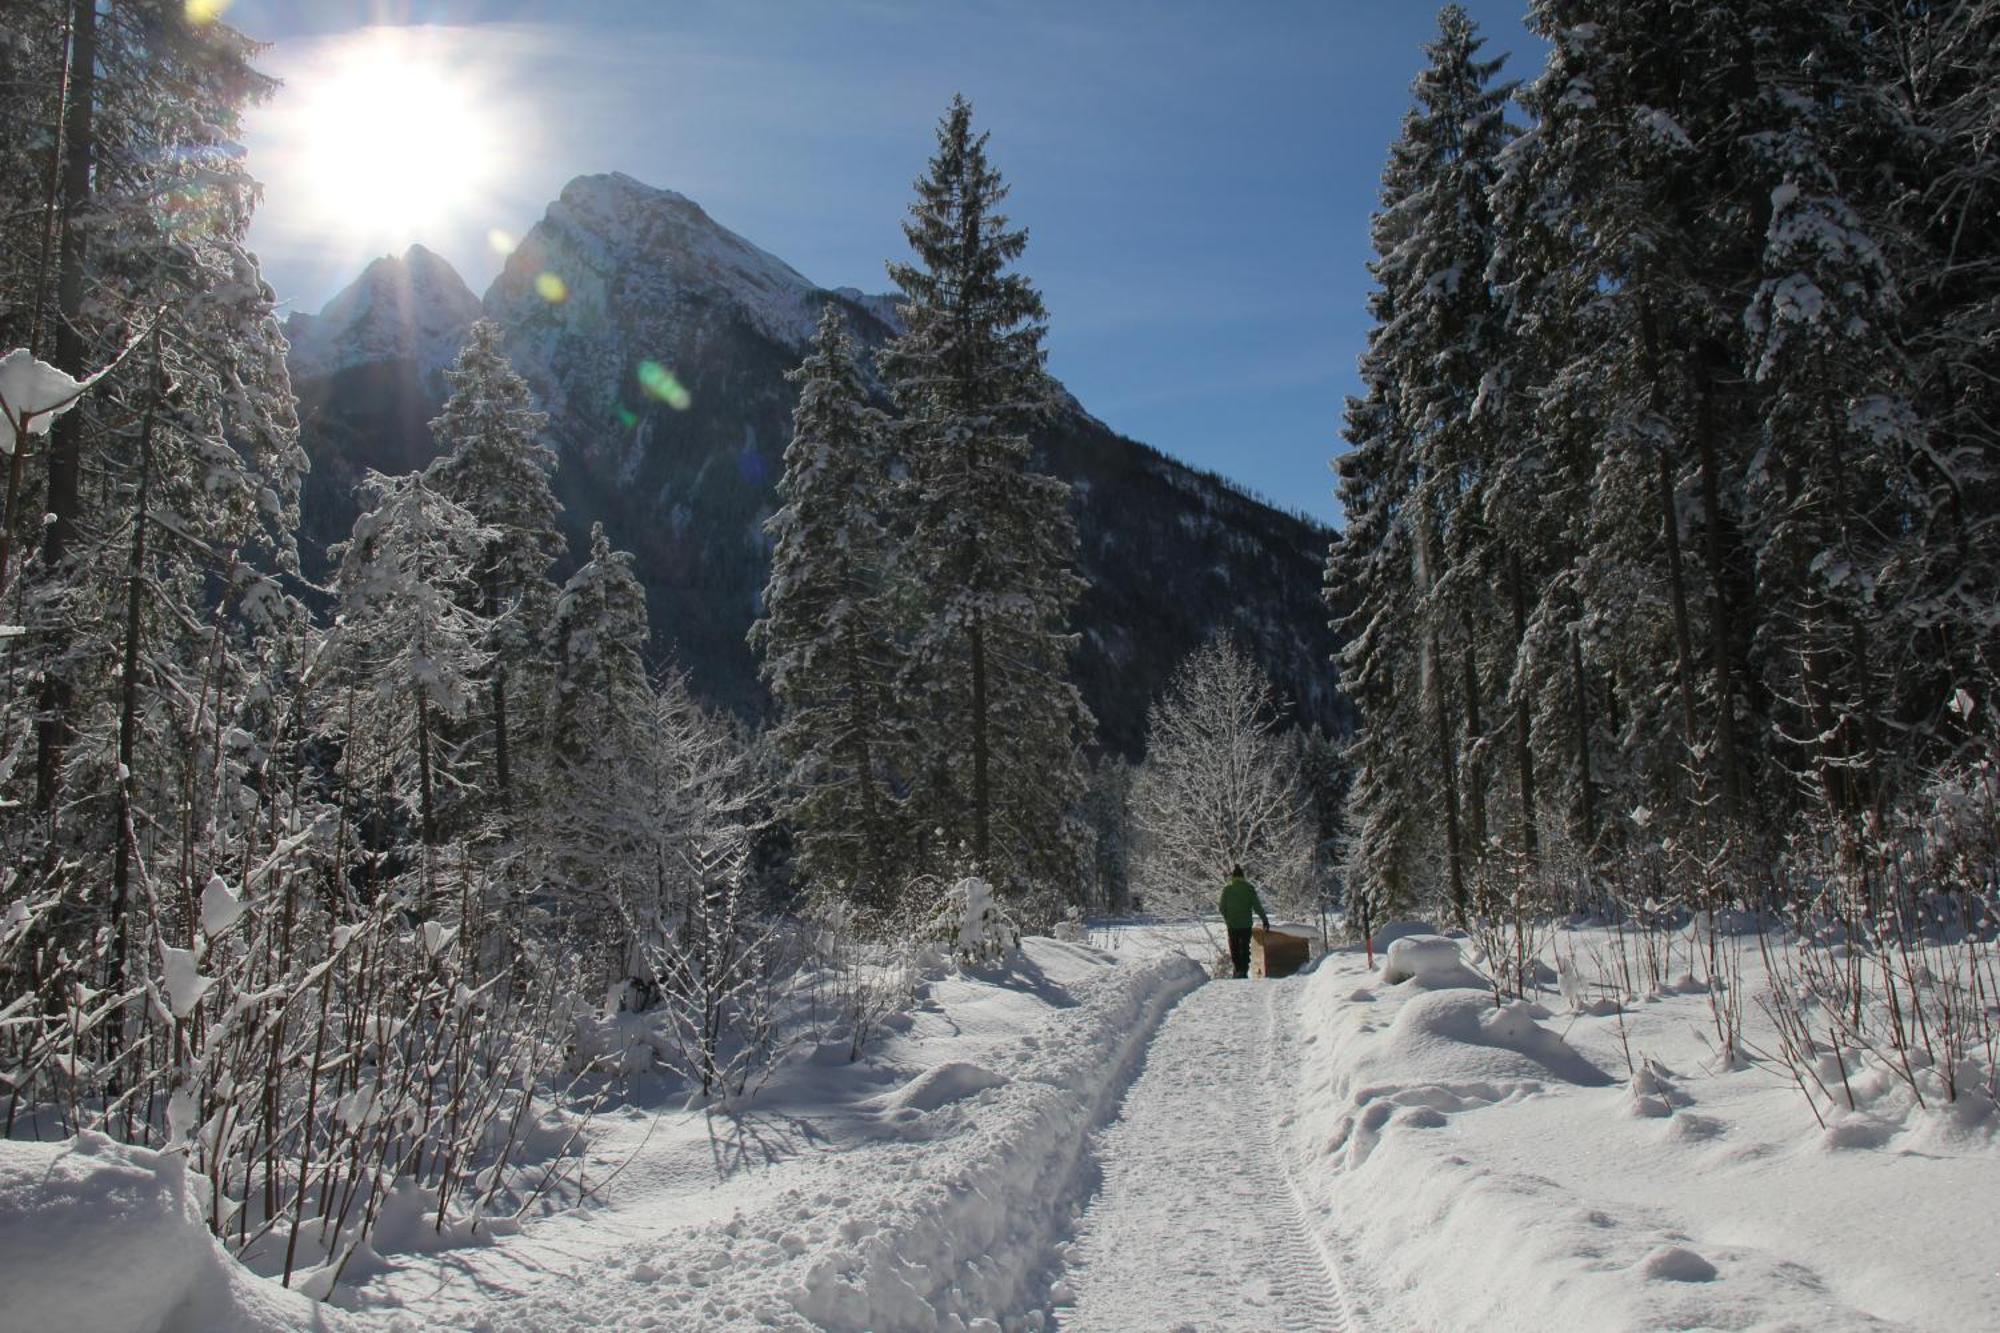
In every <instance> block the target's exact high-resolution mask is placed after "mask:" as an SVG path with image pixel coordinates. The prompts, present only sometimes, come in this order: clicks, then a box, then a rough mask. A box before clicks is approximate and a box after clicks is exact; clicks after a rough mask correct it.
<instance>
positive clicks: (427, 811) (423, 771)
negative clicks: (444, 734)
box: [417, 689, 438, 847]
mask: <svg viewBox="0 0 2000 1333" xmlns="http://www.w3.org/2000/svg"><path fill="white" fill-rule="evenodd" d="M417 781H418V805H419V814H420V816H421V830H422V835H423V840H424V846H426V847H435V846H437V843H438V836H437V805H436V800H435V790H434V788H433V786H432V782H431V704H430V700H429V699H427V698H425V697H424V692H423V691H422V690H421V689H419V690H418V691H417Z"/></svg>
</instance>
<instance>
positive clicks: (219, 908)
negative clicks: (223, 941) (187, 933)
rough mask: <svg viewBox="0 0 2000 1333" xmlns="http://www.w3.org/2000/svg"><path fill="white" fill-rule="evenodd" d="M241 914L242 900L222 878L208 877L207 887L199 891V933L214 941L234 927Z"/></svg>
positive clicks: (242, 908) (216, 876)
mask: <svg viewBox="0 0 2000 1333" xmlns="http://www.w3.org/2000/svg"><path fill="white" fill-rule="evenodd" d="M243 912H244V907H243V900H242V899H240V898H238V897H237V896H236V891H235V890H234V889H231V888H230V887H229V885H228V884H227V883H225V882H224V880H223V878H222V876H220V875H211V876H209V880H208V887H207V888H205V889H203V890H202V891H201V933H202V934H204V935H206V936H208V937H209V938H210V939H214V938H215V937H216V936H217V935H220V934H221V933H222V932H223V931H225V930H228V929H229V928H230V927H231V926H233V925H235V924H236V923H237V921H239V920H240V919H241V918H242V916H243Z"/></svg>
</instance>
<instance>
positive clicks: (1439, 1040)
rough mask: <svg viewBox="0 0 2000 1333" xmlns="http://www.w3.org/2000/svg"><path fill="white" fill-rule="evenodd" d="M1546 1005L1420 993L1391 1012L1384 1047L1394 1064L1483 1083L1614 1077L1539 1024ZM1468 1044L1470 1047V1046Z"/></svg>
mask: <svg viewBox="0 0 2000 1333" xmlns="http://www.w3.org/2000/svg"><path fill="white" fill-rule="evenodd" d="M1548 1016H1549V1013H1548V1010H1546V1009H1544V1008H1542V1006H1540V1005H1538V1004H1532V1003H1530V1002H1528V1001H1526V1000H1515V1001H1513V1002H1511V1003H1509V1004H1506V1005H1503V1006H1501V1007H1500V1008H1497V1009H1496V1008H1494V1007H1493V1001H1492V998H1491V997H1490V996H1488V995H1484V994H1480V995H1471V994H1467V993H1465V992H1463V991H1439V992H1437V993H1435V994H1431V995H1419V996H1416V997H1415V998H1413V999H1412V1000H1411V1001H1410V1002H1409V1003H1408V1004H1406V1005H1404V1006H1403V1009H1402V1012H1400V1013H1399V1014H1397V1015H1396V1022H1395V1025H1394V1026H1393V1027H1392V1028H1391V1030H1390V1033H1389V1041H1388V1043H1387V1050H1386V1052H1385V1056H1386V1061H1385V1062H1386V1063H1387V1064H1388V1065H1389V1066H1390V1067H1391V1068H1403V1069H1409V1070H1411V1071H1417V1070H1426V1069H1436V1070H1439V1071H1440V1072H1442V1071H1444V1070H1450V1071H1453V1074H1452V1076H1453V1077H1454V1078H1458V1079H1463V1078H1464V1077H1465V1076H1466V1075H1467V1074H1468V1073H1471V1074H1473V1075H1475V1076H1476V1077H1477V1078H1478V1079H1479V1080H1481V1081H1483V1082H1501V1081H1508V1080H1513V1081H1526V1082H1539V1081H1541V1080H1545V1079H1549V1078H1555V1079H1557V1080H1560V1081H1561V1082H1564V1083H1574V1084H1577V1085H1580V1086H1582V1087H1586V1088H1603V1087H1609V1086H1610V1085H1611V1082H1612V1079H1611V1076H1610V1075H1609V1074H1606V1073H1605V1072H1604V1071H1603V1070H1602V1069H1599V1068H1598V1067H1597V1066H1596V1065H1594V1064H1592V1063H1591V1062H1590V1061H1589V1060H1586V1059H1585V1058H1584V1057H1583V1056H1581V1055H1579V1054H1578V1053H1577V1052H1576V1051H1575V1050H1573V1049H1572V1048H1571V1047H1570V1045H1569V1044H1568V1043H1567V1042H1565V1041H1564V1040H1563V1039H1562V1037H1561V1036H1559V1035H1558V1034H1556V1033H1554V1032H1552V1031H1550V1030H1549V1029H1548V1028H1545V1027H1543V1026H1542V1025H1541V1022H1540V1021H1539V1020H1541V1019H1543V1018H1547V1017H1548ZM1467 1048H1471V1049H1467Z"/></svg>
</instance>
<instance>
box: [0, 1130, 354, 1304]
mask: <svg viewBox="0 0 2000 1333" xmlns="http://www.w3.org/2000/svg"><path fill="white" fill-rule="evenodd" d="M196 1183H197V1182H194V1181H191V1180H190V1178H189V1176H188V1173H187V1171H186V1170H185V1163H184V1160H183V1159H182V1158H181V1157H180V1156H179V1155H177V1154H174V1153H164V1152H150V1151H148V1150H146V1149H144V1148H131V1147H126V1146H124V1145H122V1144H118V1143H115V1142H113V1141H112V1140H110V1139H108V1138H105V1137H104V1136H103V1135H100V1134H89V1133H86V1134H81V1135H79V1136H77V1137H76V1138H74V1139H70V1140H67V1141H65V1142H62V1143H15V1142H0V1322H4V1323H5V1325H6V1326H7V1327H8V1328H18V1329H24V1330H26V1329H89V1330H91V1331H92V1333H212V1331H213V1333H220V1331H223V1330H242V1331H244V1333H252V1331H253V1330H267V1329H269V1330H276V1329H304V1328H331V1327H339V1326H342V1325H341V1324H340V1323H338V1322H337V1321H338V1320H339V1316H338V1315H337V1314H335V1313H334V1312H330V1311H322V1310H321V1309H320V1308H319V1307H316V1306H315V1305H314V1304H313V1303H312V1302H311V1301H309V1300H307V1299H306V1298H305V1297H303V1296H301V1295H299V1294H298V1293H296V1292H289V1291H286V1290H284V1289H283V1288H282V1287H279V1286H278V1285H277V1284H275V1283H271V1282H267V1281H265V1280H263V1279H262V1278H258V1277H256V1276H254V1275H253V1274H251V1273H250V1272H248V1271H247V1270H245V1269H244V1268H243V1267H241V1266H240V1265H239V1264H237V1263H236V1262H235V1261H234V1260H233V1259H231V1258H230V1257H229V1256H228V1255H227V1254H226V1253H225V1252H224V1251H223V1249H222V1247H221V1246H220V1245H218V1244H217V1243H216V1241H215V1239H214V1238H213V1237H212V1236H211V1235H210V1234H209V1231H208V1228H207V1226H206V1225H205V1224H204V1222H203V1219H202V1200H201V1198H200V1195H199V1191H198V1190H197V1188H196Z"/></svg>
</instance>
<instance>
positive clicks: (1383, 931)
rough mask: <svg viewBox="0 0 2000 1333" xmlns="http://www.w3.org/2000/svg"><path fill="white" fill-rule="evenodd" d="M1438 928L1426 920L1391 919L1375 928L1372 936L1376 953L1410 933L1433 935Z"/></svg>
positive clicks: (1408, 935)
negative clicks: (1384, 924) (1380, 926)
mask: <svg viewBox="0 0 2000 1333" xmlns="http://www.w3.org/2000/svg"><path fill="white" fill-rule="evenodd" d="M1437 933H1438V928H1437V927H1436V926H1434V925H1432V924H1431V923H1430V922H1428V921H1391V922H1390V923H1389V924H1387V925H1386V926H1383V927H1382V928H1380V929H1379V930H1377V931H1376V932H1375V934H1374V936H1373V938H1372V943H1373V944H1374V946H1375V952H1376V953H1382V952H1383V951H1385V950H1386V949H1388V947H1389V946H1390V945H1392V944H1394V943H1395V942H1396V941H1397V940H1400V939H1407V938H1409V937H1410V936H1412V935H1435V934H1437Z"/></svg>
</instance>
